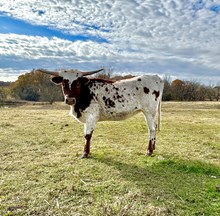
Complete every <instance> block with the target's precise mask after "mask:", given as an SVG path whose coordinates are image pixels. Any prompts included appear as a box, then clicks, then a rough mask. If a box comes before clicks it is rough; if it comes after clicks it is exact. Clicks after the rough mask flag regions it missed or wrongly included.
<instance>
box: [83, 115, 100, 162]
mask: <svg viewBox="0 0 220 216" xmlns="http://www.w3.org/2000/svg"><path fill="white" fill-rule="evenodd" d="M96 122H97V118H96V117H95V116H93V115H91V116H89V117H87V119H86V124H85V126H84V137H85V146H84V152H83V155H82V158H87V157H88V155H89V154H90V141H91V138H92V133H93V131H94V129H95V125H96Z"/></svg>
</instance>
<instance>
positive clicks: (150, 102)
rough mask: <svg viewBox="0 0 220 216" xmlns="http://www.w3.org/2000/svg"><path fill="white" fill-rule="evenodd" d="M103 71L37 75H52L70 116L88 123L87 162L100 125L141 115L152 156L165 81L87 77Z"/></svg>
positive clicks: (71, 71)
mask: <svg viewBox="0 0 220 216" xmlns="http://www.w3.org/2000/svg"><path fill="white" fill-rule="evenodd" d="M102 70H103V69H100V70H96V71H91V72H81V71H79V70H63V71H60V72H56V71H55V72H54V71H48V70H44V69H38V70H36V71H40V72H43V73H47V74H50V75H52V79H51V80H52V82H54V83H55V84H57V85H61V86H62V90H63V94H64V99H65V103H66V104H68V105H70V115H71V116H73V117H74V118H75V119H77V120H78V121H80V122H82V123H84V137H85V146H84V153H83V155H82V157H83V158H86V157H88V155H89V154H90V140H91V138H92V133H93V131H94V129H95V125H96V123H97V122H98V121H106V120H122V119H125V118H127V117H130V116H132V115H134V114H135V113H137V112H139V111H142V112H143V113H144V116H145V119H146V122H147V125H148V131H149V144H148V149H147V155H149V156H150V155H152V154H153V151H154V149H155V142H156V124H155V118H156V113H157V110H158V129H160V128H159V127H160V116H161V100H162V92H163V86H164V83H163V80H162V79H161V78H160V77H159V76H157V75H153V76H152V75H143V76H138V77H134V78H130V79H126V80H121V81H112V80H104V79H97V78H88V77H86V76H88V75H92V74H95V73H98V72H100V71H102Z"/></svg>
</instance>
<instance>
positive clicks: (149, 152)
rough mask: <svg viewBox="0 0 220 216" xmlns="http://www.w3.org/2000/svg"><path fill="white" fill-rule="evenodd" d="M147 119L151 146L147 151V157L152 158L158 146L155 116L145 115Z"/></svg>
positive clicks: (149, 145)
mask: <svg viewBox="0 0 220 216" xmlns="http://www.w3.org/2000/svg"><path fill="white" fill-rule="evenodd" d="M145 118H146V121H147V124H148V133H149V144H148V149H147V155H149V156H151V155H152V154H153V151H154V149H155V144H156V124H155V115H152V114H149V113H145Z"/></svg>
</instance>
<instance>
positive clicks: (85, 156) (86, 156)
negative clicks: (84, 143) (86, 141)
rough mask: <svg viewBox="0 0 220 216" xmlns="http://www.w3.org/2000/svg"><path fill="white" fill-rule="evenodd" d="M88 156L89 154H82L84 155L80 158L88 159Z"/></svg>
mask: <svg viewBox="0 0 220 216" xmlns="http://www.w3.org/2000/svg"><path fill="white" fill-rule="evenodd" d="M88 156H89V154H88V153H86V152H84V153H83V154H82V156H81V158H82V159H83V158H88Z"/></svg>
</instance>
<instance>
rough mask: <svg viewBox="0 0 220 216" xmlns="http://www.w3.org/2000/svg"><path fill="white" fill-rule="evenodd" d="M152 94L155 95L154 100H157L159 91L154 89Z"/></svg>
mask: <svg viewBox="0 0 220 216" xmlns="http://www.w3.org/2000/svg"><path fill="white" fill-rule="evenodd" d="M152 94H154V95H155V101H157V98H158V97H159V95H160V92H159V91H156V90H154V91H153V93H152Z"/></svg>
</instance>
